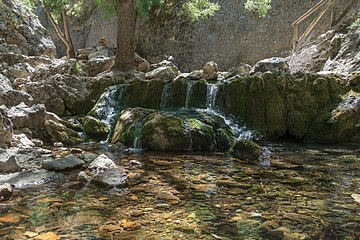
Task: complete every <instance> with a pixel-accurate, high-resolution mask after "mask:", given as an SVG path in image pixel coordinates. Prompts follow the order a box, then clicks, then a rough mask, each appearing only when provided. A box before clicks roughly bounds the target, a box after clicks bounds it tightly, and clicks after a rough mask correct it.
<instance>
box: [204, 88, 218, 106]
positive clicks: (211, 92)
mask: <svg viewBox="0 0 360 240" xmlns="http://www.w3.org/2000/svg"><path fill="white" fill-rule="evenodd" d="M218 88H219V87H218V86H217V84H216V83H215V84H214V83H211V84H208V85H207V93H206V108H207V109H210V110H215V109H216V108H215V107H216V94H217V91H218Z"/></svg>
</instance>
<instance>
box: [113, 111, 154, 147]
mask: <svg viewBox="0 0 360 240" xmlns="http://www.w3.org/2000/svg"><path fill="white" fill-rule="evenodd" d="M153 112H155V111H154V110H150V109H143V108H129V109H125V110H124V111H122V112H121V114H120V116H119V118H118V119H117V121H116V124H115V128H114V131H113V134H112V136H111V138H110V141H111V142H112V143H116V142H121V143H123V144H125V145H126V146H129V147H130V146H133V144H134V140H135V138H136V137H141V135H142V125H143V123H144V121H145V117H146V116H148V115H149V114H150V113H153Z"/></svg>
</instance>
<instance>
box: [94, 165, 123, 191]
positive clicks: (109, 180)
mask: <svg viewBox="0 0 360 240" xmlns="http://www.w3.org/2000/svg"><path fill="white" fill-rule="evenodd" d="M127 178H128V176H127V174H126V173H125V172H124V171H123V170H122V169H120V168H109V169H106V170H105V171H103V172H99V173H98V174H97V175H96V176H95V178H94V179H93V180H92V181H93V182H94V183H95V184H97V185H100V186H103V187H107V188H113V187H117V188H121V187H124V186H125V185H126V183H127Z"/></svg>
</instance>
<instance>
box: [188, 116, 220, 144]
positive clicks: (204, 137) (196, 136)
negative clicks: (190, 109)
mask: <svg viewBox="0 0 360 240" xmlns="http://www.w3.org/2000/svg"><path fill="white" fill-rule="evenodd" d="M186 123H187V126H188V127H189V128H190V129H189V131H190V132H191V136H190V138H191V150H193V151H215V150H216V135H215V132H214V129H213V128H212V126H210V125H208V124H206V123H204V122H202V121H200V120H198V119H195V118H190V119H187V120H186Z"/></svg>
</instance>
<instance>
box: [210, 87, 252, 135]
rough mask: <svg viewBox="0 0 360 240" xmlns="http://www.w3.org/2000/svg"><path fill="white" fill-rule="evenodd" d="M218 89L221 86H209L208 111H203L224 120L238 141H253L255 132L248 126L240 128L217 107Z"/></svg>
mask: <svg viewBox="0 0 360 240" xmlns="http://www.w3.org/2000/svg"><path fill="white" fill-rule="evenodd" d="M218 89H219V86H218V84H216V83H209V84H208V85H207V93H206V109H205V110H203V111H205V112H208V113H211V114H214V115H216V116H219V117H221V118H222V119H223V120H224V122H225V123H226V124H227V125H228V126H229V127H230V128H231V130H232V131H233V132H234V135H235V137H236V139H237V140H241V139H253V137H254V131H253V130H250V129H248V128H247V127H246V126H240V125H239V124H238V123H237V121H236V120H235V119H233V118H231V117H226V116H224V114H223V113H222V112H220V110H219V109H218V108H217V107H216V95H217V92H218Z"/></svg>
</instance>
